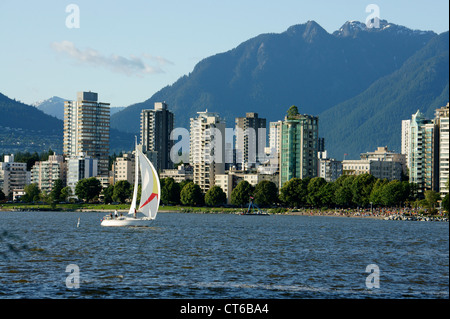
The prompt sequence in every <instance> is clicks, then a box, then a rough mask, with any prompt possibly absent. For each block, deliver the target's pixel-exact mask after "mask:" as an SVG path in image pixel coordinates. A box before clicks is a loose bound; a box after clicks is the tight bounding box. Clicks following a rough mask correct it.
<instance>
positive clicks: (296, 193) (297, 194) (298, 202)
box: [280, 177, 309, 207]
mask: <svg viewBox="0 0 450 319" xmlns="http://www.w3.org/2000/svg"><path fill="white" fill-rule="evenodd" d="M308 182H309V179H300V178H297V177H294V178H291V179H290V180H289V181H288V182H286V183H285V184H284V185H283V187H281V189H280V200H281V201H282V202H283V203H284V204H285V205H287V206H289V207H300V206H302V205H304V204H305V203H306V196H307V195H308Z"/></svg>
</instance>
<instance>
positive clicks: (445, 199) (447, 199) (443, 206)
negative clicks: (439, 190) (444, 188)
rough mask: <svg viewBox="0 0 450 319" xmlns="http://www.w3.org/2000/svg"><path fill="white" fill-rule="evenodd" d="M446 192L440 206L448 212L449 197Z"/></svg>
mask: <svg viewBox="0 0 450 319" xmlns="http://www.w3.org/2000/svg"><path fill="white" fill-rule="evenodd" d="M448 197H449V196H448V193H447V194H446V195H445V196H444V199H443V200H442V208H443V209H444V210H445V211H446V212H447V213H448V212H449V208H450V206H449V198H448Z"/></svg>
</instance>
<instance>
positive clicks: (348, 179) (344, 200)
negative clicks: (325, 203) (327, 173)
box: [334, 175, 354, 207]
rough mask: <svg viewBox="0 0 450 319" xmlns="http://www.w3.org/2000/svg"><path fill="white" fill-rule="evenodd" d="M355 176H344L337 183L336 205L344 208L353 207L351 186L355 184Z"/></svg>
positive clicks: (335, 192)
mask: <svg viewBox="0 0 450 319" xmlns="http://www.w3.org/2000/svg"><path fill="white" fill-rule="evenodd" d="M353 180H354V176H351V175H342V176H341V177H339V178H338V179H337V180H336V181H335V182H334V184H335V191H334V202H335V203H336V205H339V206H343V207H351V206H353V201H352V198H353V193H352V189H351V185H352V183H353Z"/></svg>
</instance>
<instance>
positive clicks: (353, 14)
mask: <svg viewBox="0 0 450 319" xmlns="http://www.w3.org/2000/svg"><path fill="white" fill-rule="evenodd" d="M70 4H74V5H76V6H77V8H78V9H79V28H69V27H67V25H66V20H69V25H70V24H71V23H72V24H73V23H75V22H76V20H74V19H73V17H74V14H75V12H74V11H73V10H69V12H66V7H67V6H68V5H70ZM369 4H376V5H377V6H378V7H379V8H380V18H381V19H386V20H388V21H389V22H392V23H395V24H400V25H404V26H406V27H409V28H411V29H420V30H432V31H434V32H436V33H441V32H444V31H448V25H449V15H448V11H449V3H448V1H447V0H432V1H413V0H409V1H406V0H391V1H385V0H383V1H381V0H369V1H362V0H348V1H331V0H330V1H325V0H323V1H302V0H277V1H265V0H259V1H258V0H227V1H213V0H164V1H153V0H147V1H145V0H129V1H114V0H110V1H102V0H91V1H84V0H69V1H62V0H42V1H32V0H29V1H26V0H0V39H1V50H0V70H1V73H0V92H1V93H3V94H5V95H7V96H8V97H10V98H15V99H17V100H20V101H23V102H24V103H29V104H31V103H33V102H35V101H38V100H43V99H47V98H49V97H51V96H54V95H56V96H60V97H62V98H66V99H75V97H76V92H77V91H82V90H84V91H87V90H91V91H94V92H97V93H98V94H99V99H100V101H102V102H108V103H111V106H128V105H130V104H133V103H138V102H142V101H144V100H146V99H148V98H149V97H151V96H152V95H153V94H154V93H155V92H157V91H158V90H160V89H161V88H163V87H164V86H166V85H170V84H172V83H173V82H175V81H176V80H177V79H178V78H179V77H181V76H183V75H185V74H189V72H191V71H192V70H193V68H194V66H195V64H196V63H198V62H199V61H200V60H201V59H203V58H206V57H208V56H210V55H214V54H216V53H220V52H224V51H228V50H230V49H232V48H234V47H236V46H237V45H239V44H240V43H241V42H243V41H245V40H247V39H249V38H252V37H255V36H257V35H258V34H261V33H268V32H273V33H281V32H283V31H285V30H286V29H287V28H288V27H290V26H292V25H295V24H301V23H305V22H307V21H308V20H315V21H316V22H317V23H319V24H320V25H321V26H322V27H323V28H324V29H325V30H327V31H328V32H329V33H332V32H333V31H335V30H337V29H339V28H340V26H342V24H344V23H345V22H346V21H348V20H358V21H361V22H365V20H366V17H368V16H369V14H370V13H368V12H366V7H367V5H369Z"/></svg>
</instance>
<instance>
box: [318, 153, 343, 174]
mask: <svg viewBox="0 0 450 319" xmlns="http://www.w3.org/2000/svg"><path fill="white" fill-rule="evenodd" d="M318 176H319V177H322V178H323V179H325V180H326V181H327V182H334V181H335V180H337V179H338V178H339V177H340V176H342V162H341V161H338V160H336V159H334V158H328V154H327V151H319V152H318Z"/></svg>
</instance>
